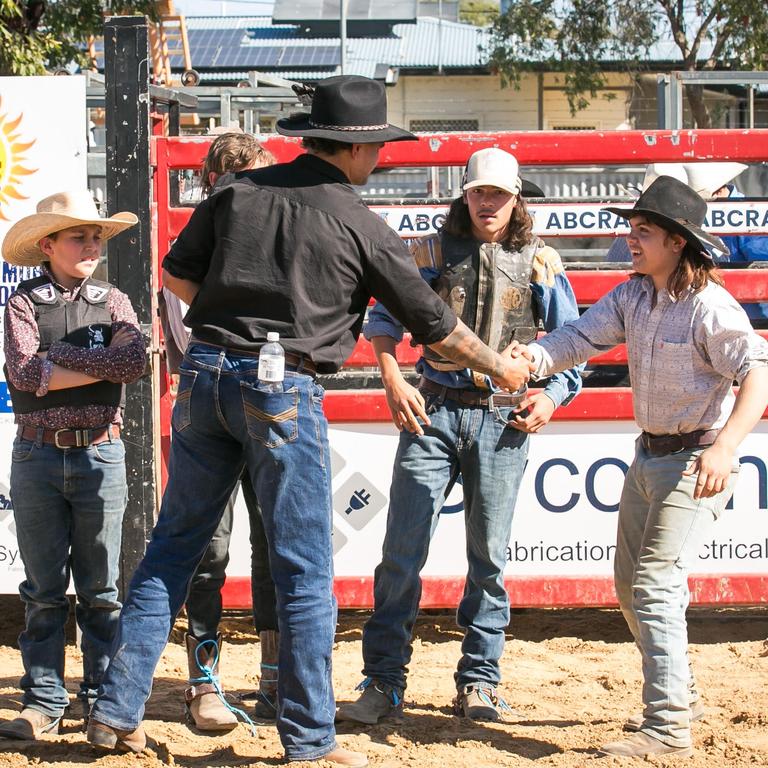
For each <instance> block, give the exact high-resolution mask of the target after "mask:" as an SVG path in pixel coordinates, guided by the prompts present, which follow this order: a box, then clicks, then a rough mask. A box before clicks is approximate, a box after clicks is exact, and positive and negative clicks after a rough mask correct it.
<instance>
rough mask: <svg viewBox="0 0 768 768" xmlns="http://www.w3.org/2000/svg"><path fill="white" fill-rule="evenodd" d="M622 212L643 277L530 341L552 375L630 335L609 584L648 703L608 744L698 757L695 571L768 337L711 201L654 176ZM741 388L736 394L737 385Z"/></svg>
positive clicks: (619, 749) (763, 384)
mask: <svg viewBox="0 0 768 768" xmlns="http://www.w3.org/2000/svg"><path fill="white" fill-rule="evenodd" d="M606 210H608V211H610V212H611V213H614V214H616V215H617V216H621V217H622V218H625V219H627V221H628V222H629V225H630V234H629V235H628V237H627V242H628V244H629V249H630V253H631V257H632V265H633V267H634V269H635V273H634V274H633V275H632V277H631V279H630V280H628V281H626V282H624V283H622V284H621V285H619V286H617V287H616V288H614V289H613V290H612V291H610V292H609V293H608V294H606V295H605V296H603V298H602V299H600V301H598V302H597V303H596V304H594V305H593V306H592V307H590V308H589V309H588V310H587V311H586V312H585V313H584V314H583V315H582V316H581V317H580V318H579V319H578V320H576V321H574V322H572V323H569V324H568V325H566V326H565V327H564V328H561V329H559V330H556V331H554V332H553V333H550V334H547V335H546V336H544V337H543V338H542V339H540V340H539V341H538V342H537V343H535V344H531V345H530V346H529V347H528V350H527V352H526V354H528V355H529V356H530V357H532V359H533V363H534V364H535V365H536V373H537V375H540V376H550V375H552V373H554V372H555V371H558V370H562V369H565V368H567V367H568V366H572V365H574V364H576V363H579V362H581V361H583V360H586V359H588V358H589V357H591V356H592V355H594V354H596V353H597V352H602V351H606V350H608V349H611V348H612V347H614V346H616V345H617V344H622V343H626V345H627V357H628V364H629V373H630V379H631V382H632V396H633V406H634V411H635V420H636V421H637V423H638V425H639V426H640V428H641V429H642V430H643V432H642V434H641V435H640V437H639V438H638V439H637V443H636V451H635V458H634V461H633V462H632V465H631V466H630V468H629V470H628V471H627V475H626V478H625V481H624V488H623V491H622V494H621V501H620V505H619V524H618V533H617V543H616V557H615V562H614V580H615V586H616V595H617V597H618V599H619V605H620V606H621V610H622V612H623V614H624V617H625V618H626V620H627V624H628V626H629V629H630V631H631V632H632V635H633V637H634V639H635V642H636V644H637V647H638V650H639V651H640V654H641V656H642V667H643V692H642V693H643V706H644V709H643V712H642V713H641V714H637V715H635V716H633V717H630V718H629V720H628V721H627V722H626V723H625V725H624V727H625V729H626V730H630V731H634V732H635V733H633V734H632V735H631V736H628V737H627V738H624V739H620V740H618V741H614V742H611V743H610V744H607V745H605V746H604V747H603V749H602V753H603V754H606V755H614V756H626V757H652V756H658V755H678V756H680V757H685V756H689V755H691V754H692V752H693V749H692V742H691V721H692V720H694V719H696V715H697V714H699V713H701V712H702V706H701V702H700V701H699V694H698V692H697V690H696V685H695V683H694V679H693V674H692V670H691V668H690V664H689V660H688V636H687V627H686V621H685V612H686V609H687V607H688V601H689V597H690V596H689V592H688V573H689V572H690V570H691V568H692V567H694V566H695V563H696V559H697V557H698V555H699V552H700V550H701V547H702V544H703V542H704V541H705V540H706V539H707V538H708V537H709V535H710V532H711V530H712V526H713V525H714V523H715V521H716V520H717V518H718V517H719V516H720V514H721V513H722V512H723V510H724V509H725V505H726V503H727V502H728V499H729V498H730V496H731V493H732V492H733V487H734V484H735V481H736V477H737V474H738V471H739V462H738V458H737V450H738V447H739V444H740V443H741V441H742V440H743V439H744V437H745V436H746V435H747V434H748V433H749V432H750V430H752V428H753V427H754V426H755V424H756V423H757V422H758V420H759V419H760V417H761V416H762V414H763V412H764V410H765V407H766V405H767V404H768V344H766V342H765V340H764V339H762V338H760V337H759V336H758V335H757V334H756V333H755V332H754V330H753V329H752V327H751V326H750V324H749V319H748V318H747V316H746V314H745V313H744V310H743V309H742V308H741V307H740V306H739V305H738V304H737V303H736V301H735V300H734V299H733V297H732V296H731V295H730V294H729V293H728V292H727V291H726V290H725V289H724V288H723V286H722V279H721V278H720V277H719V275H718V273H717V270H716V268H715V264H714V262H713V259H712V256H711V253H710V251H711V249H716V250H718V251H722V252H725V253H726V254H727V248H726V247H725V245H724V244H723V243H722V241H721V240H720V239H719V238H718V237H716V236H714V235H712V234H709V233H707V232H705V231H704V230H703V229H702V224H703V223H704V217H705V215H706V212H707V206H706V203H705V202H704V200H702V198H701V197H700V196H699V195H698V194H697V193H696V192H694V191H693V190H692V189H691V188H690V187H689V186H687V185H686V184H684V183H682V182H680V181H678V180H677V179H673V178H671V177H669V176H663V175H662V176H659V178H657V179H656V180H655V181H654V182H653V183H652V184H651V185H650V186H649V187H648V189H646V190H645V191H644V192H643V194H642V195H641V196H640V197H639V198H638V200H637V202H636V203H635V205H634V207H633V208H630V209H627V208H608V209H606ZM734 381H736V382H737V383H738V384H739V385H740V389H739V393H738V395H735V396H734V393H733V382H734Z"/></svg>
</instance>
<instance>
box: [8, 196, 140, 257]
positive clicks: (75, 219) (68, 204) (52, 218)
mask: <svg viewBox="0 0 768 768" xmlns="http://www.w3.org/2000/svg"><path fill="white" fill-rule="evenodd" d="M137 222H138V218H137V217H136V216H135V215H134V214H133V213H128V212H127V211H124V212H122V213H116V214H115V215H114V216H110V217H109V218H108V219H103V218H101V217H100V216H99V212H98V211H97V210H96V203H95V202H94V201H93V197H92V196H91V193H90V192H89V191H88V190H87V189H83V190H67V191H64V192H57V193H56V194H54V195H50V196H49V197H44V198H43V199H42V200H41V201H40V202H39V203H38V204H37V212H36V213H33V214H31V215H30V216H25V217H24V218H23V219H19V220H18V221H17V222H16V223H15V224H14V225H13V226H12V227H11V228H10V229H9V230H8V233H7V234H6V236H5V239H4V240H3V258H4V259H5V260H6V261H7V262H8V263H9V264H16V265H17V266H19V267H34V266H37V265H38V264H40V263H41V262H43V261H46V260H47V257H46V256H45V254H44V253H43V252H42V251H41V250H40V245H39V243H40V240H41V239H42V238H44V237H46V236H48V235H52V234H53V233H54V232H60V231H61V230H62V229H68V228H69V227H76V226H78V225H81V224H95V225H97V226H99V227H101V239H102V240H109V238H110V237H114V236H115V235H117V234H118V233H120V232H122V231H123V230H124V229H128V227H132V226H133V225H134V224H136V223H137Z"/></svg>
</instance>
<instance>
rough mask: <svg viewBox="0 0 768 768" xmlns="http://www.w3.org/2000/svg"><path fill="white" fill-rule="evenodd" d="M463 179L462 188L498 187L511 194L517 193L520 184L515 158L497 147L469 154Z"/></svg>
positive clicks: (518, 169)
mask: <svg viewBox="0 0 768 768" xmlns="http://www.w3.org/2000/svg"><path fill="white" fill-rule="evenodd" d="M463 181H464V183H463V185H462V189H463V190H467V189H472V188H473V187H498V188H499V189H503V190H505V191H506V192H509V193H510V194H512V195H517V194H519V193H520V188H521V186H522V180H521V179H520V166H519V164H518V162H517V159H516V158H515V156H514V155H510V154H509V152H505V151H504V150H503V149H499V148H498V147H489V148H488V149H480V150H478V151H477V152H475V153H474V154H473V155H471V157H470V158H469V161H468V162H467V168H466V170H465V171H464V180H463Z"/></svg>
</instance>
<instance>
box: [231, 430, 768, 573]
mask: <svg viewBox="0 0 768 768" xmlns="http://www.w3.org/2000/svg"><path fill="white" fill-rule="evenodd" d="M636 437H637V429H636V428H635V426H634V424H633V423H632V422H630V421H574V422H564V421H556V422H553V423H551V424H549V425H548V426H547V428H546V430H545V431H544V432H543V433H541V434H538V435H534V436H533V437H532V438H531V443H530V452H529V457H528V465H527V467H526V471H525V475H524V477H523V483H522V486H521V488H520V495H519V498H518V502H517V505H516V509H515V517H514V522H513V525H512V536H511V539H510V542H509V548H508V550H507V569H506V574H507V575H508V576H548V577H552V578H559V577H569V576H610V575H611V574H612V573H613V570H612V569H613V554H614V545H615V540H616V520H617V512H618V504H619V497H620V494H621V487H622V482H623V479H624V473H625V471H626V469H627V467H628V465H629V464H630V462H631V461H632V456H633V455H634V441H635V438H636ZM330 441H331V448H332V467H333V508H334V515H333V520H334V530H333V536H334V551H335V568H336V575H337V576H340V577H344V576H355V577H360V576H362V577H365V576H372V575H373V570H374V568H375V567H376V565H378V563H379V561H380V559H381V543H382V541H383V539H384V532H385V530H386V520H387V504H388V494H389V485H390V479H391V474H392V464H393V462H394V458H395V451H396V449H397V441H398V438H397V432H396V430H395V428H394V427H393V426H391V425H390V424H384V423H376V424H332V425H331V427H330ZM766 448H768V422H765V421H763V422H761V424H760V425H759V426H758V427H757V428H756V430H755V431H754V432H753V434H751V435H750V436H749V437H747V439H746V440H745V441H744V443H743V445H742V450H741V465H742V466H741V472H740V476H739V480H738V484H737V486H736V490H735V492H734V495H733V499H732V501H731V502H730V504H729V509H727V510H726V512H725V513H724V514H723V516H722V518H721V519H720V521H719V522H718V523H717V525H716V526H715V529H714V534H713V536H712V539H711V540H710V541H708V542H706V544H705V545H704V548H703V549H702V551H701V553H700V555H699V566H698V567H697V568H696V569H695V570H696V572H698V573H709V574H728V573H739V574H746V573H754V574H760V573H762V574H765V573H768V469H767V468H766V456H767V455H768V451H767V450H766ZM307 503H311V499H308V500H307ZM462 513H463V504H462V496H461V488H460V486H458V485H457V487H455V488H454V490H453V492H452V493H451V494H450V496H449V497H448V501H447V504H446V506H445V508H444V509H443V512H442V513H441V516H440V521H439V523H438V526H437V530H436V532H435V536H434V539H433V541H432V546H431V548H430V554H429V559H428V560H427V563H426V566H425V568H424V571H423V575H425V576H438V577H441V576H442V577H445V576H459V577H460V576H463V575H464V574H465V573H466V557H465V553H464V540H465V539H464V522H463V514H462ZM230 555H231V560H230V565H229V570H228V574H229V575H230V576H241V577H247V576H248V575H249V574H250V547H249V543H248V517H247V514H246V512H245V508H244V506H243V504H242V501H241V502H240V504H239V505H238V508H237V514H236V520H235V534H234V535H233V536H232V545H231V552H230Z"/></svg>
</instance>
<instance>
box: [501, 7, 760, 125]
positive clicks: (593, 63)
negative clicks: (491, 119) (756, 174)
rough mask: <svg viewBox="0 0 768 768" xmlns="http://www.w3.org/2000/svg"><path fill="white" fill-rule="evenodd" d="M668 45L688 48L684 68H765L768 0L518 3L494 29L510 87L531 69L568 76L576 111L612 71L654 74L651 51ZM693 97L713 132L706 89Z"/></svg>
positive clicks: (695, 90)
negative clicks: (705, 94)
mask: <svg viewBox="0 0 768 768" xmlns="http://www.w3.org/2000/svg"><path fill="white" fill-rule="evenodd" d="M663 41H670V42H673V43H674V45H675V46H676V47H677V49H678V50H679V51H680V61H679V65H675V66H674V68H677V69H681V70H685V71H688V72H696V71H712V70H718V69H722V70H741V69H745V70H763V69H765V66H766V62H767V61H768V6H766V4H765V2H764V0H697V2H696V3H695V4H691V3H685V2H683V0H618V1H617V2H611V3H606V2H604V0H600V2H598V0H558V1H557V2H556V1H555V0H512V2H511V3H510V7H509V10H508V11H507V12H506V13H505V14H503V15H501V16H499V17H498V18H497V19H496V21H495V22H494V23H493V25H492V27H491V42H490V46H489V49H488V51H487V53H488V56H489V63H490V65H491V66H492V67H493V68H494V69H495V70H496V71H498V72H499V74H500V76H501V78H502V83H503V84H504V85H513V86H515V87H519V84H520V78H521V76H522V73H523V72H526V71H533V70H535V71H542V70H543V71H552V72H561V73H563V77H564V90H565V94H566V96H567V98H568V103H569V105H570V108H571V113H572V114H575V113H576V112H577V111H579V110H581V109H584V108H586V107H587V106H588V105H589V103H590V100H592V99H594V98H596V97H597V95H598V91H599V90H600V89H601V88H604V87H605V85H606V83H607V78H606V72H608V71H614V72H615V71H619V72H626V73H628V74H631V75H636V74H637V73H638V72H641V71H648V70H649V69H650V67H651V66H652V64H653V62H650V61H649V52H650V49H651V47H652V46H653V45H654V44H655V43H658V42H663ZM702 51H704V52H705V53H702ZM686 93H687V98H688V103H689V105H690V107H691V112H692V114H693V117H694V121H695V124H696V125H697V126H698V127H700V128H708V127H711V124H712V123H711V115H710V114H709V111H708V109H707V105H706V103H705V101H704V93H703V88H702V87H701V86H693V87H689V88H687V89H686Z"/></svg>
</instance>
